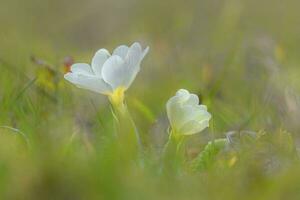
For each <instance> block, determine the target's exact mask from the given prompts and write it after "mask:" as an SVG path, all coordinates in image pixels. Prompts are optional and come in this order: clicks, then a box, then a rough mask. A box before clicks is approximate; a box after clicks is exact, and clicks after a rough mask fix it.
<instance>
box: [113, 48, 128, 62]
mask: <svg viewBox="0 0 300 200" xmlns="http://www.w3.org/2000/svg"><path fill="white" fill-rule="evenodd" d="M128 50H129V47H128V46H126V45H121V46H118V47H117V48H115V50H114V51H113V54H112V55H117V56H120V57H121V58H122V59H125V57H126V56H127V53H128Z"/></svg>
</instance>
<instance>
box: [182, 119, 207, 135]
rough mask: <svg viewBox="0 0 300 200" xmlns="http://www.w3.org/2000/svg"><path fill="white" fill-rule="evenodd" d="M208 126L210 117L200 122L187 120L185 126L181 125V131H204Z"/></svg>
mask: <svg viewBox="0 0 300 200" xmlns="http://www.w3.org/2000/svg"><path fill="white" fill-rule="evenodd" d="M207 127H209V119H208V120H203V121H200V122H199V121H196V120H192V121H189V122H187V123H186V124H185V125H184V126H183V127H181V129H180V130H179V132H180V133H183V134H184V135H192V134H195V133H199V132H201V131H203V130H204V129H205V128H207Z"/></svg>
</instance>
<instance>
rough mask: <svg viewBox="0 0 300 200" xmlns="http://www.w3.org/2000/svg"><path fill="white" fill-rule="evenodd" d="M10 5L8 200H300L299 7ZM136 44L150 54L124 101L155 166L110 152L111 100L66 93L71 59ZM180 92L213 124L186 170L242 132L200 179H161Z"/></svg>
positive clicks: (117, 148)
mask: <svg viewBox="0 0 300 200" xmlns="http://www.w3.org/2000/svg"><path fill="white" fill-rule="evenodd" d="M0 5H1V6H0V26H1V27H0V30H1V31H0V199H51V200H52V199H72V200H74V199H224V200H226V199H230V200H232V199H245V200H247V199H249V200H250V199H251V200H252V199H255V200H256V199H257V200H260V199H261V200H265V199H272V200H277V199H278V200H279V199H299V197H300V192H299V191H300V181H299V180H300V170H299V169H300V168H299V167H300V163H299V152H298V151H299V131H300V126H299V117H300V95H299V94H300V93H299V92H300V81H299V74H300V68H299V65H300V59H299V53H300V38H299V35H300V26H299V24H298V21H299V17H300V14H299V12H298V8H299V6H300V3H299V2H297V1H293V0H288V1H285V2H284V3H283V2H281V1H277V0H275V1H273V0H263V1H258V0H245V1H238V0H224V1H221V0H217V1H210V0H201V1H197V0H189V1H182V2H179V1H178V2H177V1H171V0H166V1H160V0H151V1H146V0H145V1H134V0H126V1H115V0H113V1H107V2H105V1H92V0H87V1H79V0H75V1H70V0H51V1H50V0H48V1H47V0H45V1H34V0H26V2H25V1H22V0H0ZM134 41H140V42H141V43H142V44H144V46H146V45H149V46H150V52H149V54H148V55H147V56H146V58H145V60H144V61H143V63H142V69H141V71H140V73H139V74H138V76H137V78H136V80H135V81H134V83H133V85H132V86H131V87H130V89H129V90H128V91H127V92H126V99H125V100H126V103H127V105H128V108H129V110H130V113H131V115H132V118H133V120H134V121H135V124H136V126H137V128H138V130H139V133H140V134H141V138H142V142H143V146H144V154H143V159H132V155H130V154H126V152H130V150H129V147H128V146H127V145H126V142H124V141H118V142H119V143H118V142H116V141H114V140H113V139H112V135H113V134H115V133H116V131H117V127H116V122H115V120H114V116H113V115H112V112H111V106H110V103H109V101H108V99H107V98H106V97H105V96H103V95H98V94H94V93H91V92H88V91H85V90H80V89H78V88H76V87H74V86H73V85H71V84H69V83H67V82H66V81H65V80H64V79H63V63H62V62H63V59H64V57H66V56H72V57H73V58H74V60H75V61H76V62H89V60H90V59H91V57H92V55H93V53H94V52H95V51H96V50H97V49H99V48H107V49H109V50H112V49H113V47H115V46H117V45H120V44H131V43H132V42H134ZM31 56H35V57H36V58H39V59H42V60H44V61H45V62H47V63H49V65H51V67H53V68H54V69H55V70H56V72H55V73H54V75H53V76H50V75H49V74H48V72H47V70H45V68H44V67H43V66H41V65H37V64H36V63H34V62H32V60H31ZM49 85H50V86H49ZM53 87H54V89H53ZM180 88H186V89H188V90H189V91H190V92H192V93H196V94H197V95H198V96H199V97H200V99H201V102H202V103H203V104H205V105H207V106H208V110H209V112H210V113H211V114H212V116H213V118H212V120H211V122H210V128H209V129H206V130H205V131H203V132H201V133H199V134H197V135H193V136H191V137H188V138H187V140H186V141H185V144H186V152H187V153H186V159H187V163H190V162H192V160H193V158H195V156H197V155H198V153H199V152H201V151H202V150H203V149H205V145H206V144H207V143H208V142H209V141H211V140H212V139H213V138H225V137H226V135H228V133H229V132H232V131H233V132H234V134H232V135H231V140H232V142H231V143H230V145H229V146H228V147H226V148H225V149H221V150H220V151H219V149H209V150H208V149H206V150H207V153H206V154H205V155H214V156H211V157H209V158H208V159H207V158H206V157H205V156H203V157H202V158H198V159H199V160H204V161H203V163H204V164H203V163H202V165H201V166H198V167H197V169H196V170H191V169H190V168H189V167H187V166H188V164H187V165H184V167H181V169H179V170H176V169H175V170H174V168H173V167H174V166H172V162H171V166H170V168H168V167H162V166H163V163H164V161H163V158H162V157H163V156H162V149H163V146H164V145H165V144H166V142H167V139H168V135H167V134H168V132H167V130H168V126H169V124H168V120H167V117H166V108H165V105H166V102H167V100H168V99H169V98H170V97H171V96H173V95H174V94H175V92H176V91H177V90H178V89H180ZM123 132H125V133H124V134H127V133H126V131H123ZM127 147H128V148H127ZM167 161H168V160H167ZM173 164H174V163H173ZM167 166H168V165H167Z"/></svg>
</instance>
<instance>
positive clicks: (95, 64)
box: [92, 49, 110, 77]
mask: <svg viewBox="0 0 300 200" xmlns="http://www.w3.org/2000/svg"><path fill="white" fill-rule="evenodd" d="M109 56H110V54H109V52H108V51H107V50H106V49H100V50H98V51H97V52H96V53H95V55H94V57H93V59H92V69H93V71H94V73H95V74H96V75H97V76H100V77H101V71H102V67H103V64H104V63H105V61H106V60H107V59H108V58H109Z"/></svg>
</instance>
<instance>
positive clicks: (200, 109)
mask: <svg viewBox="0 0 300 200" xmlns="http://www.w3.org/2000/svg"><path fill="white" fill-rule="evenodd" d="M167 114H168V118H169V121H170V124H171V127H172V132H173V133H175V134H177V135H192V134H195V133H198V132H200V131H202V130H204V129H205V128H206V127H208V126H209V120H210V119H211V114H210V113H209V112H207V108H206V106H205V105H199V98H198V96H197V95H195V94H190V93H189V92H188V91H187V90H185V89H180V90H178V91H177V93H176V95H175V96H173V97H171V98H170V99H169V101H168V102H167Z"/></svg>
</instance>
